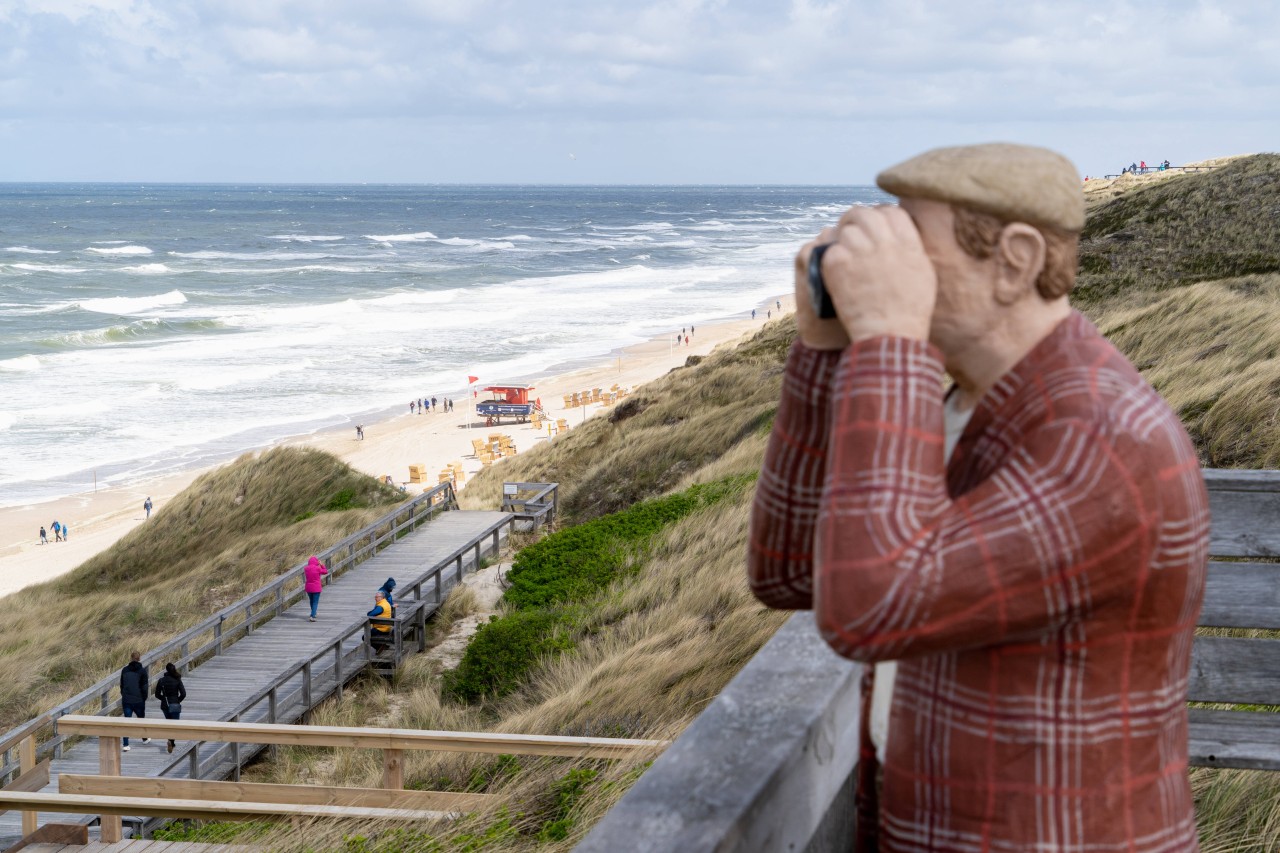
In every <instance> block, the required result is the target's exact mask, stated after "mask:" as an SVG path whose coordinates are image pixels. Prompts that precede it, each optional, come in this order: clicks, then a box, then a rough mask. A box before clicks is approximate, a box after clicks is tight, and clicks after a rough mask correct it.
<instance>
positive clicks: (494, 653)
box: [444, 608, 573, 702]
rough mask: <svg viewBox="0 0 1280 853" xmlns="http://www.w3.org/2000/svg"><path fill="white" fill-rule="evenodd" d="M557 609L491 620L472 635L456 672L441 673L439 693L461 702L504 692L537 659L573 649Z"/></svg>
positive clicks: (539, 610) (527, 612) (530, 611)
mask: <svg viewBox="0 0 1280 853" xmlns="http://www.w3.org/2000/svg"><path fill="white" fill-rule="evenodd" d="M566 622H567V620H566V619H565V616H564V614H563V613H562V612H561V609H560V608H555V609H542V608H538V609H534V610H529V611H523V612H519V613H511V614H508V615H506V616H502V617H497V616H495V617H492V619H491V621H490V622H489V623H488V624H487V625H481V626H480V628H479V629H478V630H477V631H476V633H475V636H473V637H472V638H471V642H470V643H468V644H467V650H466V652H465V653H464V654H463V656H462V661H461V662H460V663H459V664H458V667H457V669H453V670H450V671H449V672H446V673H445V674H444V690H445V692H446V693H447V694H448V695H450V696H453V697H454V698H455V699H459V700H461V701H463V702H475V701H477V700H479V699H481V698H483V697H485V696H501V695H504V694H506V693H510V692H511V691H512V690H514V689H515V687H516V685H517V684H519V682H520V679H521V678H523V677H524V675H525V673H527V672H528V671H529V670H530V669H532V668H533V665H534V664H535V663H537V662H538V660H539V659H540V658H543V657H548V656H551V655H554V654H556V653H558V652H562V651H564V650H565V649H570V648H573V640H572V639H571V638H570V637H569V636H568V634H567V633H566V632H565V631H564V630H560V629H562V628H564V627H565V623H566Z"/></svg>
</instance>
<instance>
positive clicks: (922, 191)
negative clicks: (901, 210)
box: [876, 142, 1084, 231]
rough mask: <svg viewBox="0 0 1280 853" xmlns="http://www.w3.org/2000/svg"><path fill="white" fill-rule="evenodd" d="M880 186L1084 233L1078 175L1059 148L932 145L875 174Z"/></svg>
mask: <svg viewBox="0 0 1280 853" xmlns="http://www.w3.org/2000/svg"><path fill="white" fill-rule="evenodd" d="M876 183H877V184H878V185H879V186H880V189H882V190H884V191H885V192H888V193H893V194H894V195H896V196H899V197H902V196H906V197H908V198H928V199H934V200H935V201H945V202H950V203H952V204H955V205H959V206H960V207H966V208H969V209H970V210H976V211H978V212H980V213H989V214H991V215H992V216H995V217H997V218H999V219H1002V220H1004V221H1005V222H1026V223H1028V224H1030V225H1040V226H1048V227H1051V228H1060V229H1062V230H1064V231H1080V230H1081V229H1083V228H1084V192H1083V190H1082V189H1081V184H1080V174H1079V173H1078V172H1077V171H1076V167H1075V166H1074V165H1072V163H1071V161H1070V160H1068V159H1067V158H1066V157H1063V156H1062V155H1061V154H1058V153H1057V152H1054V151H1050V150H1049V149H1047V148H1037V147H1035V146H1033V145H1014V144H1012V143H1008V142H991V143H987V144H985V145H959V146H955V147H952V148H934V149H933V150H932V151H926V152H924V153H923V154H918V155H916V156H915V157H912V158H911V159H910V160H906V161H904V162H902V163H899V164H898V165H896V166H891V167H890V168H888V169H885V170H884V171H883V172H881V173H880V174H879V175H876Z"/></svg>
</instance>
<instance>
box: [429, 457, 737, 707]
mask: <svg viewBox="0 0 1280 853" xmlns="http://www.w3.org/2000/svg"><path fill="white" fill-rule="evenodd" d="M755 476H756V475H755V474H749V475H741V476H737V477H728V478H726V479H724V480H717V481H716V482H714V483H699V484H697V485H694V486H691V487H689V488H688V489H685V490H684V491H683V492H679V493H677V494H674V495H668V496H667V497H662V498H655V499H654V500H649V501H644V502H643V503H639V504H636V505H635V506H633V507H631V508H630V509H627V510H623V511H622V512H616V513H613V514H611V515H606V516H603V517H601V518H597V519H595V520H593V521H588V522H586V523H584V524H579V525H577V526H576V527H570V528H567V529H565V530H561V531H559V532H557V533H553V534H551V535H550V536H548V537H547V538H546V539H543V540H542V541H540V542H535V543H534V544H532V545H530V546H528V547H526V548H524V549H523V550H521V551H520V553H519V554H518V555H517V556H516V559H515V561H514V562H513V563H512V568H511V572H510V573H509V574H508V575H507V578H508V580H509V581H510V582H511V587H510V588H509V589H508V590H507V591H506V593H505V594H504V598H505V599H506V600H507V602H508V603H509V604H510V605H512V606H513V607H514V608H515V611H514V612H512V613H508V614H507V615H505V616H494V617H491V619H490V621H489V623H488V624H486V625H482V626H480V628H479V630H477V631H476V633H475V635H474V636H473V637H472V638H471V642H470V643H468V644H467V650H466V652H464V653H463V656H462V660H461V661H460V662H459V664H458V666H457V668H456V669H453V670H451V671H449V672H446V673H445V674H444V692H445V694H446V695H448V696H452V697H453V698H455V699H457V700H459V701H462V702H475V701H478V700H480V699H482V698H484V697H486V696H488V697H493V698H496V697H499V696H505V695H506V694H508V693H510V692H512V691H513V690H515V689H516V687H518V686H519V684H520V682H521V681H522V680H523V679H524V677H525V676H526V675H527V674H528V673H529V671H530V670H531V669H533V667H534V665H535V664H537V663H538V661H539V660H542V659H544V658H548V657H554V656H555V655H557V654H559V653H560V652H563V651H567V650H569V649H572V648H573V646H574V643H575V635H576V633H577V632H576V624H577V621H578V620H577V619H576V610H575V608H574V604H575V603H576V602H579V601H582V600H583V599H585V598H587V597H589V596H591V595H592V594H594V593H596V592H597V591H599V590H601V589H603V588H604V587H606V586H608V585H609V584H610V583H611V582H612V581H613V580H615V579H616V578H618V577H619V576H620V575H622V574H623V573H624V572H626V573H632V572H635V571H638V570H639V565H640V561H638V560H631V563H630V565H629V566H628V560H629V559H630V558H631V557H632V555H638V556H641V557H642V556H643V553H644V551H645V548H646V546H647V544H648V541H649V540H650V539H651V538H652V536H653V535H654V534H655V533H657V532H658V531H660V530H661V529H662V528H663V527H665V526H666V525H668V524H671V523H672V522H674V521H678V520H679V519H681V518H684V517H685V516H686V515H688V514H689V513H691V512H693V511H695V510H697V509H701V508H703V507H709V506H712V505H714V504H716V503H718V502H720V501H722V500H724V499H725V498H726V497H729V496H731V495H737V494H741V493H742V491H743V490H745V489H747V488H748V487H750V485H751V484H752V483H753V482H754V481H755Z"/></svg>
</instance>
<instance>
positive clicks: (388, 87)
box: [0, 0, 1280, 145]
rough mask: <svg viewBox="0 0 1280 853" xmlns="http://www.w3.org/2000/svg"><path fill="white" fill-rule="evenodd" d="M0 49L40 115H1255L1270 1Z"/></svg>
mask: <svg viewBox="0 0 1280 853" xmlns="http://www.w3.org/2000/svg"><path fill="white" fill-rule="evenodd" d="M0 45H3V47H2V48H0V110H3V112H4V114H5V115H6V116H7V117H8V118H9V120H10V121H11V122H12V121H17V122H19V123H25V126H26V127H28V128H31V129H39V128H44V129H45V132H49V131H48V128H50V127H52V126H53V125H54V124H57V123H63V124H65V123H67V122H75V123H77V124H84V125H93V126H98V127H103V126H108V125H119V126H121V127H130V126H135V127H136V126H148V127H169V128H173V129H176V130H180V129H181V128H184V127H186V128H190V127H195V126H197V125H198V124H200V123H207V122H218V123H221V124H222V125H224V126H228V127H241V128H245V129H246V133H251V132H252V128H254V127H265V126H267V125H268V124H278V123H280V122H294V123H296V124H298V125H299V126H301V125H302V124H303V123H307V124H308V125H309V126H310V125H312V124H314V123H319V124H320V125H324V124H325V123H326V122H328V123H329V124H331V125H337V124H340V123H343V122H353V121H370V122H374V123H377V124H378V126H380V127H394V126H395V124H396V123H397V122H402V123H414V126H427V127H443V126H445V125H446V124H448V123H450V122H455V123H456V122H463V123H467V122H470V123H473V124H474V126H476V127H479V126H481V125H483V126H485V127H494V128H501V127H503V126H506V127H509V128H513V129H514V128H515V127H517V126H519V127H529V126H531V123H538V122H551V123H559V124H561V125H570V124H572V125H574V126H577V127H588V126H597V125H598V126H602V127H603V126H606V125H612V126H616V127H623V126H626V127H630V128H633V130H632V131H631V132H633V133H634V127H635V126H636V125H637V124H641V125H643V124H644V123H650V124H655V123H661V124H663V125H664V126H668V125H669V126H672V127H675V126H680V125H682V126H683V127H684V128H685V129H686V130H687V132H688V133H687V135H688V137H689V138H690V139H693V138H696V137H697V136H698V134H699V133H700V132H702V131H699V127H705V125H700V124H699V123H708V122H710V123H714V124H715V126H716V127H719V128H735V127H736V128H738V131H737V132H738V133H739V134H748V133H758V132H760V131H759V129H760V128H761V127H763V126H765V125H768V126H771V127H772V126H785V125H787V124H788V123H796V124H804V125H805V126H808V127H821V126H823V125H827V126H830V127H833V128H839V129H840V131H841V132H842V133H843V132H847V131H849V130H859V129H860V130H862V131H864V132H869V131H870V129H871V128H873V127H875V128H878V129H879V130H878V132H880V133H885V132H886V130H885V127H886V124H885V123H892V122H898V123H904V122H912V123H948V122H950V123H953V124H955V125H957V126H971V125H974V124H988V125H992V126H995V125H998V124H1001V123H1006V122H1011V121H1017V122H1029V123H1037V122H1039V123H1058V124H1062V125H1064V124H1067V123H1072V124H1079V123H1082V122H1085V123H1087V122H1098V121H1110V120H1126V121H1129V122H1132V123H1135V124H1137V125H1142V124H1143V123H1147V122H1158V121H1165V120H1168V119H1170V118H1177V119H1179V120H1187V121H1203V122H1231V121H1253V122H1256V121H1268V120H1270V118H1269V111H1270V109H1271V108H1270V104H1273V103H1275V102H1276V101H1277V100H1278V99H1280V8H1277V7H1276V6H1275V5H1274V4H1262V3H1256V2H1244V1H1243V0H1218V2H1208V1H1207V0H1205V2H1196V0H1173V2H1168V3H1164V2H1156V0H1118V2H1114V3H1109V4H1106V5H1102V4H1099V3H1097V2H1096V0H1088V2H1086V0H1056V2H1051V0H1026V1H1025V2H1023V3H1020V4H1017V5H1010V4H1008V3H1005V2H995V0H970V2H966V3H964V4H942V3H937V2H927V0H896V1H895V2H890V0H857V1H856V2H855V0H790V2H783V1H782V0H774V2H769V1H768V0H734V1H733V2H730V0H654V2H641V3H635V2H629V3H628V2H620V0H558V2H555V3H539V4H534V3H528V2H524V1H523V0H470V2H469V1H468V0H363V2H361V3H351V2H346V0H7V2H6V3H4V4H3V6H2V7H0ZM913 126H914V125H913ZM497 132H499V133H500V134H501V133H503V132H502V131H497ZM726 134H727V135H728V136H730V137H731V136H732V133H731V132H730V131H727V130H726ZM506 135H508V136H512V137H513V138H515V137H516V134H515V133H514V131H508V132H507V133H506ZM704 138H706V139H710V138H711V137H709V136H706V137H704ZM717 138H718V139H719V138H722V137H717ZM707 144H708V145H709V144H711V143H709V142H708V143H707Z"/></svg>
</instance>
